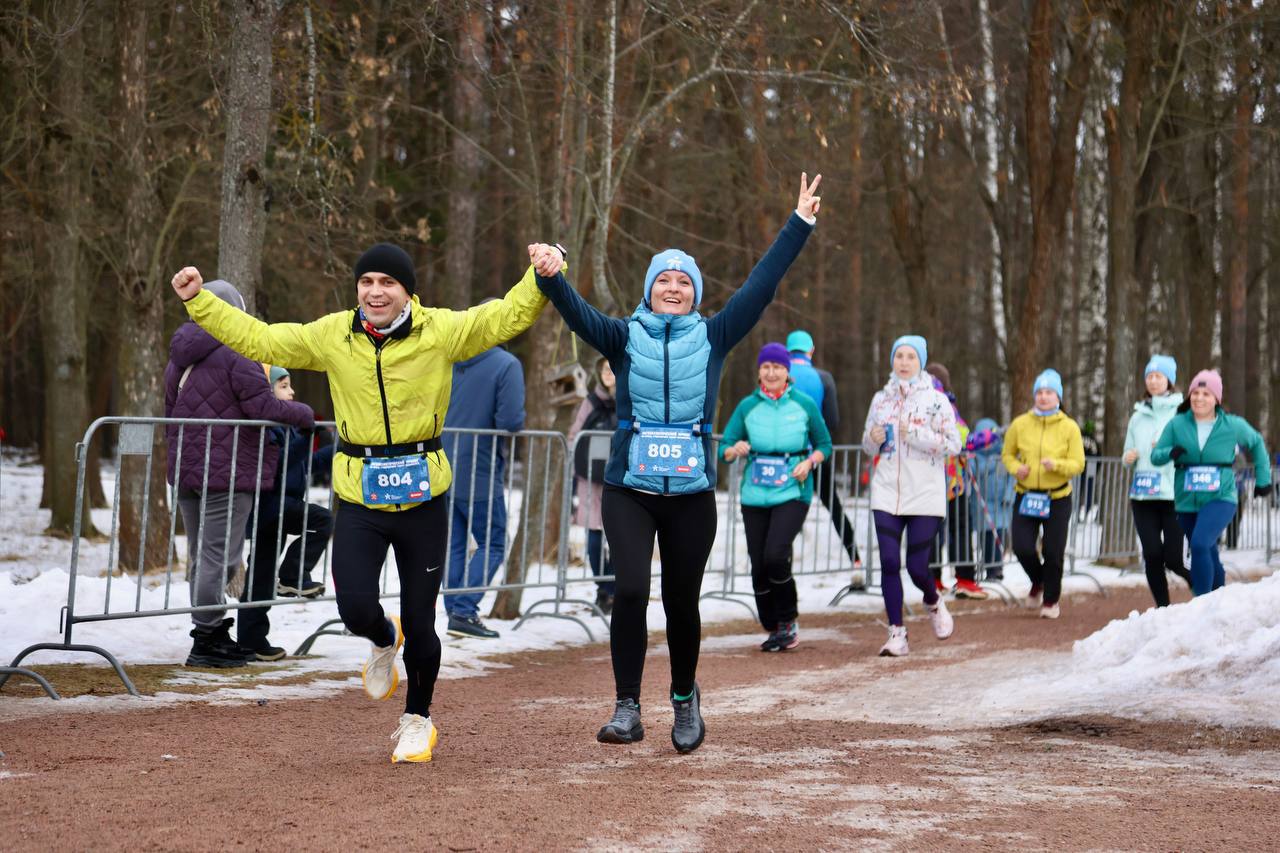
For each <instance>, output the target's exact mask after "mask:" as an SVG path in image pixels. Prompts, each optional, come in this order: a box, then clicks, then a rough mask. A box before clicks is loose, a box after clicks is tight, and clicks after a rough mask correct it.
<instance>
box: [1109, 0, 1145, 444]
mask: <svg viewBox="0 0 1280 853" xmlns="http://www.w3.org/2000/svg"><path fill="white" fill-rule="evenodd" d="M1116 11H1117V15H1118V17H1119V18H1120V20H1119V21H1118V23H1119V24H1120V27H1121V29H1122V30H1123V35H1124V45H1125V61H1124V76H1123V78H1122V79H1121V81H1120V99H1119V102H1118V103H1117V104H1116V105H1114V106H1108V107H1107V109H1106V110H1105V112H1104V119H1105V126H1106V129H1107V167H1108V173H1109V174H1108V178H1109V181H1108V190H1109V193H1108V205H1107V214H1108V215H1107V222H1108V226H1107V252H1108V261H1109V264H1108V266H1109V270H1108V276H1107V341H1106V377H1107V381H1106V392H1105V401H1106V408H1105V414H1104V419H1103V433H1104V436H1103V437H1104V439H1105V444H1104V453H1105V454H1106V455H1108V456H1118V455H1119V454H1120V452H1121V450H1122V449H1123V443H1124V431H1125V427H1124V424H1125V420H1126V418H1127V416H1128V413H1129V409H1130V406H1131V405H1132V402H1133V396H1134V390H1135V388H1136V383H1137V376H1138V372H1139V370H1140V368H1141V365H1140V364H1139V362H1138V359H1139V355H1138V337H1139V323H1140V322H1141V321H1142V317H1143V311H1142V307H1143V304H1142V303H1143V300H1142V298H1141V295H1142V294H1141V293H1140V291H1139V288H1138V281H1137V266H1136V264H1137V239H1138V223H1137V217H1138V212H1137V191H1138V183H1139V180H1140V179H1141V177H1142V175H1141V169H1142V163H1141V154H1140V151H1139V136H1140V131H1141V130H1142V129H1143V126H1142V115H1143V108H1144V106H1145V95H1146V92H1147V81H1148V79H1149V77H1150V73H1151V59H1152V48H1151V42H1152V39H1153V37H1154V34H1153V32H1152V30H1153V28H1154V23H1155V22H1154V9H1153V6H1152V2H1151V0H1133V2H1131V3H1126V4H1122V5H1121V6H1120V8H1118V9H1117V10H1116Z"/></svg>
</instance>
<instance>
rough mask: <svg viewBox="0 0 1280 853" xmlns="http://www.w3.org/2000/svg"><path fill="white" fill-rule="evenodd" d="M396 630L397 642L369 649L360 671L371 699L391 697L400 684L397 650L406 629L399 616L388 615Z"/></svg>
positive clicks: (401, 643) (402, 643)
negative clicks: (397, 668) (402, 627)
mask: <svg viewBox="0 0 1280 853" xmlns="http://www.w3.org/2000/svg"><path fill="white" fill-rule="evenodd" d="M387 619H388V621H390V622H391V625H392V627H393V628H394V629H395V632H396V639H395V642H394V643H392V644H391V645H389V646H374V645H373V644H372V643H370V645H371V646H373V648H371V649H370V650H369V660H368V661H366V662H365V665H364V669H362V670H361V671H360V678H361V680H362V681H364V692H365V693H367V694H369V698H370V699H378V700H382V699H390V698H391V696H392V695H393V694H394V693H395V692H396V688H397V687H399V686H400V673H399V672H398V671H397V670H396V652H398V651H400V647H401V646H403V645H404V631H403V630H402V629H401V627H400V617H399V616H388V617H387Z"/></svg>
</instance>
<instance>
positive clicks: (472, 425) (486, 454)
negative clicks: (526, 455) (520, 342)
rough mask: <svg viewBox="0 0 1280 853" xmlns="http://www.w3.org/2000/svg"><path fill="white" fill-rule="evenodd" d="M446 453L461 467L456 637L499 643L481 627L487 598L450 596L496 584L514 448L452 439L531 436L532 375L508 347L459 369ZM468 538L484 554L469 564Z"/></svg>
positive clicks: (499, 440)
mask: <svg viewBox="0 0 1280 853" xmlns="http://www.w3.org/2000/svg"><path fill="white" fill-rule="evenodd" d="M444 422H445V426H446V428H447V429H446V432H445V434H444V449H445V453H446V454H447V455H448V457H449V464H450V465H452V466H453V489H452V496H453V520H452V522H451V525H450V526H451V529H450V533H449V574H448V576H447V578H446V583H445V590H446V592H445V596H444V609H445V611H446V612H447V613H448V614H449V633H450V634H451V635H452V636H455V637H483V638H492V637H496V636H498V632H497V631H494V630H492V629H491V628H487V627H485V624H484V623H483V622H481V621H480V612H479V608H480V599H481V598H482V597H483V594H482V593H479V592H467V593H460V594H450V593H449V592H448V591H447V590H451V589H461V588H463V587H476V586H484V585H486V584H488V583H489V581H490V580H492V579H493V575H494V572H496V571H497V569H498V566H499V565H500V564H501V563H502V557H503V554H504V552H505V551H506V546H507V505H506V497H505V495H504V493H503V488H502V480H503V474H504V472H505V469H506V445H507V444H509V443H510V439H508V438H506V437H505V436H499V435H474V434H467V433H464V434H461V435H459V434H458V433H456V432H449V431H448V430H456V429H499V430H505V431H507V432H519V431H520V430H522V429H524V370H523V369H522V368H521V366H520V361H519V359H517V358H516V357H515V356H513V355H512V354H511V353H509V352H507V351H506V349H504V348H503V347H500V346H499V347H494V348H493V349H489V350H485V351H484V352H482V353H480V354H479V355H477V356H475V357H474V358H469V359H467V360H466V361H460V362H458V363H457V364H455V365H454V366H453V395H452V396H451V397H450V398H449V411H448V413H447V414H446V415H445V418H444ZM468 533H470V535H471V536H473V537H475V540H476V550H475V552H474V553H473V554H472V555H471V559H470V561H468V560H467V538H468Z"/></svg>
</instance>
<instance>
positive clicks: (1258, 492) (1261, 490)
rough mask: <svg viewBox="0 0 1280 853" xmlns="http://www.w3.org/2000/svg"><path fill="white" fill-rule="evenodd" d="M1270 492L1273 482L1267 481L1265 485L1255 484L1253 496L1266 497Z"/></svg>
mask: <svg viewBox="0 0 1280 853" xmlns="http://www.w3.org/2000/svg"><path fill="white" fill-rule="evenodd" d="M1269 494H1271V484H1270V483H1267V484H1266V485H1265V486H1254V487H1253V496H1254V497H1255V498H1265V497H1266V496H1267V495H1269Z"/></svg>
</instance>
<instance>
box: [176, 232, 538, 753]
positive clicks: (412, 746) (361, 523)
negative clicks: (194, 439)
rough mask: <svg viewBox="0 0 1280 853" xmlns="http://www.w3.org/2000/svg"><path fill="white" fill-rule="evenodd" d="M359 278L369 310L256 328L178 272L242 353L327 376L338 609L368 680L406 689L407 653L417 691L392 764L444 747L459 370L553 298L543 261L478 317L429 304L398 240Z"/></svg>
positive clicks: (388, 690)
mask: <svg viewBox="0 0 1280 853" xmlns="http://www.w3.org/2000/svg"><path fill="white" fill-rule="evenodd" d="M530 256H531V257H532V256H533V252H532V250H531V251H530ZM549 274H554V272H550V273H549ZM355 281H356V297H357V303H358V307H356V308H355V309H354V310H347V311H339V312H337V313H334V314H328V315H326V316H324V317H321V318H320V319H318V320H315V321H314V322H311V323H272V324H267V323H264V322H262V321H261V320H257V319H255V318H254V317H251V316H250V315H248V314H246V313H245V312H243V311H240V310H238V309H236V308H233V307H232V306H230V305H228V304H227V303H225V302H222V301H221V300H219V299H217V298H215V297H214V296H213V295H212V294H210V293H207V292H205V291H204V290H203V289H202V287H203V280H202V278H201V276H200V273H199V271H198V270H196V269H195V268H194V267H186V268H184V269H183V270H181V271H180V272H179V273H178V274H177V275H175V276H174V278H173V288H174V290H175V291H177V293H178V295H179V296H180V297H182V299H183V301H184V303H185V305H186V308H187V313H188V314H190V315H191V319H193V320H194V321H195V322H196V323H198V324H199V325H200V326H201V327H202V328H204V329H205V330H206V331H208V332H209V333H210V334H211V335H213V336H214V337H215V338H217V339H218V340H219V341H221V342H222V343H224V344H226V345H227V346H229V347H231V348H232V349H233V350H235V351H237V352H239V353H240V354H242V355H244V356H246V357H248V358H251V359H253V360H255V361H261V362H265V363H268V364H276V365H280V366H281V367H285V368H293V369H304V370H320V371H324V372H326V373H327V374H328V376H329V392H330V394H331V396H332V397H333V405H334V416H335V419H336V421H337V426H338V437H339V446H338V451H339V452H338V453H337V454H336V455H335V457H334V461H333V486H334V492H335V493H336V494H337V496H338V501H339V507H338V512H337V514H336V523H335V526H334V541H333V575H334V582H335V585H336V587H337V595H338V614H339V615H340V616H341V617H342V621H343V623H344V624H345V625H346V627H347V629H348V630H349V631H351V633H353V634H357V635H359V636H361V637H365V638H367V639H368V640H369V641H370V642H371V643H372V644H373V648H372V650H371V652H370V655H369V660H368V662H367V663H366V664H365V667H364V670H363V672H362V677H363V681H364V689H365V692H366V693H368V694H369V696H371V697H372V698H374V699H388V698H390V697H391V696H392V695H393V694H394V693H395V691H396V688H397V686H398V685H399V680H400V678H399V674H398V673H397V671H396V665H395V658H396V653H397V651H399V649H400V646H401V645H403V646H404V663H405V671H406V673H407V680H408V685H407V688H408V689H407V696H406V699H405V711H404V714H403V715H402V716H401V718H400V727H399V729H398V730H397V732H396V735H395V737H396V738H397V745H396V749H395V751H394V752H393V753H392V759H391V760H392V761H393V762H400V761H409V762H425V761H430V760H431V752H432V748H433V747H434V746H435V743H436V740H437V731H436V728H435V725H434V724H433V723H432V721H431V699H432V694H433V691H434V688H435V682H436V677H437V675H438V673H439V670H440V640H439V638H438V637H437V636H436V633H435V606H436V597H437V595H438V594H439V592H440V580H441V566H442V565H444V561H445V553H446V547H447V540H446V530H447V527H448V522H447V516H446V514H445V502H444V501H442V500H434V498H439V497H440V496H441V495H443V494H444V492H445V491H446V490H448V488H449V484H450V483H451V481H452V471H451V470H450V468H449V460H448V459H447V458H446V456H445V454H444V452H443V451H442V448H441V442H440V432H441V430H442V429H444V416H445V412H446V411H447V410H448V408H449V391H450V386H451V383H452V377H453V363H454V362H456V361H464V360H466V359H468V358H471V357H472V356H474V355H477V354H479V353H481V352H483V351H484V350H486V349H489V348H490V347H493V346H496V345H498V344H500V343H502V342H504V341H507V340H510V339H511V338H513V337H515V336H516V335H518V334H520V333H521V332H523V331H524V330H525V329H527V328H529V327H530V326H531V325H533V323H534V321H535V320H536V319H537V318H538V315H539V314H540V313H541V312H542V309H543V308H544V307H545V306H546V303H547V299H546V297H545V296H543V295H542V292H541V291H540V290H539V289H538V286H537V284H536V282H535V280H534V268H533V267H532V266H531V267H530V268H529V269H528V271H527V272H526V273H525V275H524V277H523V278H522V279H521V280H520V282H519V283H518V284H517V285H516V286H515V287H513V288H512V289H511V290H510V291H508V293H507V295H506V296H505V297H504V298H503V299H500V300H495V301H492V302H488V303H486V304H484V305H480V306H476V307H474V308H470V309H468V310H466V311H450V310H447V309H442V308H427V307H424V306H423V305H422V304H421V303H420V302H419V301H418V297H417V296H416V295H414V290H415V287H416V283H417V282H416V276H415V273H414V268H413V261H412V260H411V259H410V257H409V255H408V254H407V253H406V252H405V251H404V250H403V249H400V248H399V247H397V246H393V245H391V244H389V243H379V244H378V245H376V246H374V247H372V248H371V249H369V250H368V251H367V252H365V253H364V254H363V255H361V256H360V259H359V260H358V261H357V262H356V265H355ZM388 547H390V548H393V549H394V550H395V555H396V566H397V569H398V570H399V573H400V589H401V595H400V601H401V616H400V617H396V616H391V617H388V616H387V615H386V614H385V613H384V612H383V609H382V605H381V604H380V603H379V601H378V592H379V590H378V577H379V574H380V573H381V568H382V564H383V562H384V560H385V559H386V554H387V548H388Z"/></svg>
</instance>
